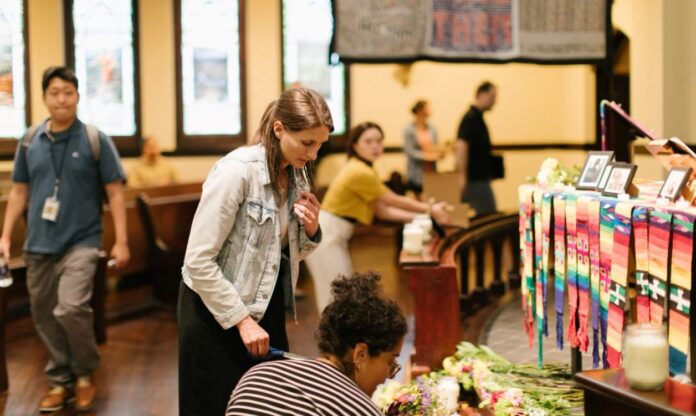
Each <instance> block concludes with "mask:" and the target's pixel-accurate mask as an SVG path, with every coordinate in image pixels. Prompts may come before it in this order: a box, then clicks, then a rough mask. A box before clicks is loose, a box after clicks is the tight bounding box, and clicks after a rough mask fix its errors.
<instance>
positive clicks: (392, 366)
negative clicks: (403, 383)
mask: <svg viewBox="0 0 696 416" xmlns="http://www.w3.org/2000/svg"><path fill="white" fill-rule="evenodd" d="M399 371H401V364H399V363H397V362H396V361H393V362H391V363H389V378H394V377H395V376H396V375H397V374H398V373H399Z"/></svg>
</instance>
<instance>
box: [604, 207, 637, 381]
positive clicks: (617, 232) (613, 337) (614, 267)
mask: <svg viewBox="0 0 696 416" xmlns="http://www.w3.org/2000/svg"><path fill="white" fill-rule="evenodd" d="M632 211H633V204H632V203H630V202H619V203H618V204H616V209H615V211H614V242H613V245H612V251H613V253H614V254H613V262H612V264H611V275H610V276H611V286H610V288H609V311H608V318H607V322H608V328H607V363H608V364H609V367H611V368H619V367H620V366H621V342H622V335H623V328H624V309H625V307H626V297H627V295H626V294H627V292H626V288H627V283H628V267H629V264H628V263H629V258H630V252H631V217H632Z"/></svg>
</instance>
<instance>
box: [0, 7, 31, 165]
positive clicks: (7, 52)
mask: <svg viewBox="0 0 696 416" xmlns="http://www.w3.org/2000/svg"><path fill="white" fill-rule="evenodd" d="M26 22H27V18H26V1H24V0H2V1H0V138H4V139H13V140H12V141H11V142H9V143H3V145H2V146H0V151H2V152H3V153H7V154H11V152H13V151H14V148H15V147H16V143H17V142H16V141H14V139H17V138H19V137H21V136H22V135H23V134H24V131H25V130H26V127H27V125H28V124H29V86H28V83H27V78H28V72H29V71H28V68H27V50H26V33H27V29H26ZM6 150H7V152H6Z"/></svg>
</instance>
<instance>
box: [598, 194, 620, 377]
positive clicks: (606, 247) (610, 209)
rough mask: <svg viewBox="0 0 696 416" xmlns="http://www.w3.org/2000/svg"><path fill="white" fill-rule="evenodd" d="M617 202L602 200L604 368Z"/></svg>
mask: <svg viewBox="0 0 696 416" xmlns="http://www.w3.org/2000/svg"><path fill="white" fill-rule="evenodd" d="M615 209H616V200H615V199H613V198H602V200H601V207H600V214H599V216H600V230H599V235H600V236H599V240H600V253H599V325H600V332H601V344H602V367H603V368H608V367H609V362H608V361H607V320H608V319H609V289H610V288H611V263H612V260H613V256H614V251H613V250H614V220H615V216H614V211H615Z"/></svg>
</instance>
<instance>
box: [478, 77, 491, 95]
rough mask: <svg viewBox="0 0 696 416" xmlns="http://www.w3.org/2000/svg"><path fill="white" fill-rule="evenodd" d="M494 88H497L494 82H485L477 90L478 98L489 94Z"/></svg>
mask: <svg viewBox="0 0 696 416" xmlns="http://www.w3.org/2000/svg"><path fill="white" fill-rule="evenodd" d="M493 88H495V85H494V84H493V83H492V82H490V81H483V82H482V83H481V85H479V86H478V88H476V96H477V97H478V96H479V95H481V94H483V93H485V92H489V91H490V90H492V89H493Z"/></svg>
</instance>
